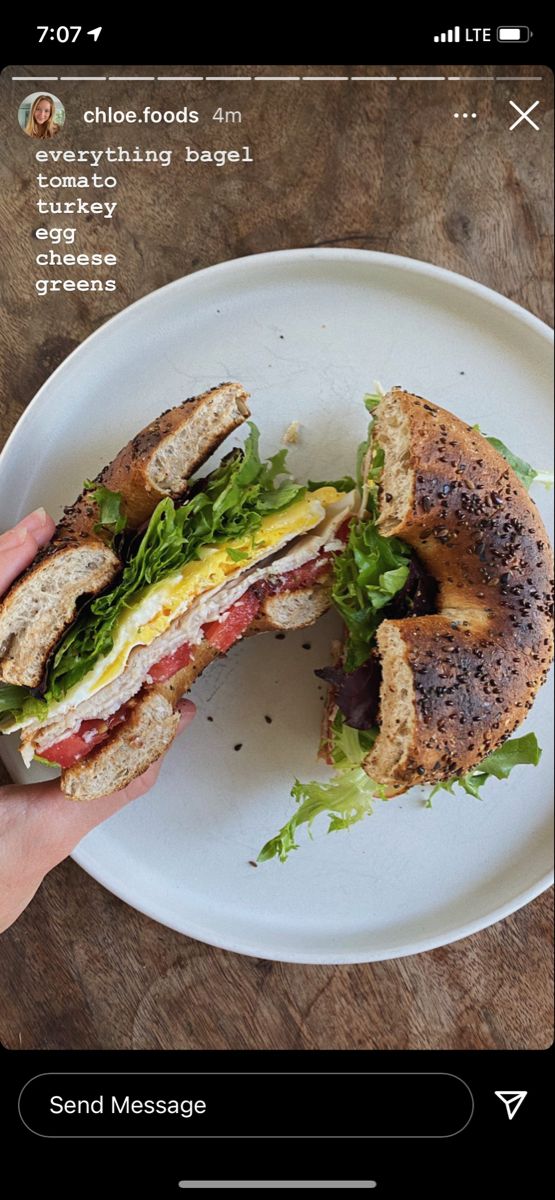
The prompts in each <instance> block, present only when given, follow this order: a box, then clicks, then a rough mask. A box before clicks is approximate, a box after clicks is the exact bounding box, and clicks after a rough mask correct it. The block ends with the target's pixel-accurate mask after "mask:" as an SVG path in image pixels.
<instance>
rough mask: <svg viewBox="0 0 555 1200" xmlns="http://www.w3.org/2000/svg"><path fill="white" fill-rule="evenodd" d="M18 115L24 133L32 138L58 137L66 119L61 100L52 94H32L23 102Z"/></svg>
mask: <svg viewBox="0 0 555 1200" xmlns="http://www.w3.org/2000/svg"><path fill="white" fill-rule="evenodd" d="M17 115H18V120H19V124H20V126H21V128H22V130H23V132H24V133H26V134H27V136H28V137H32V138H52V137H56V135H57V134H58V133H59V132H60V129H61V128H62V126H63V125H64V122H65V119H66V111H65V108H64V106H63V104H62V102H61V100H59V99H58V97H57V96H53V95H52V93H51V92H31V94H30V95H29V96H26V97H25V99H24V100H22V101H21V104H20V105H19V111H18V114H17Z"/></svg>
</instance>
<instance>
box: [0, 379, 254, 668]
mask: <svg viewBox="0 0 555 1200" xmlns="http://www.w3.org/2000/svg"><path fill="white" fill-rule="evenodd" d="M247 400H248V395H247V392H245V390H244V388H242V387H241V385H240V384H239V383H222V384H220V385H219V387H215V388H211V389H210V391H208V392H203V394H202V395H201V396H194V397H193V398H192V399H190V400H184V401H183V403H182V404H179V405H178V406H177V407H176V408H171V409H168V411H167V412H165V413H163V414H162V416H160V417H157V418H156V420H155V421H152V422H151V424H150V425H147V427H146V429H143V430H141V432H140V433H138V434H137V435H136V437H134V438H133V440H132V441H131V442H129V444H128V445H127V446H125V447H124V449H123V450H121V451H120V453H119V454H118V455H117V456H116V458H115V459H114V460H113V462H111V463H110V464H109V465H108V466H107V467H104V469H103V470H102V471H101V472H100V474H99V475H97V477H96V480H95V483H98V484H103V485H104V487H107V488H109V490H110V491H113V492H119V493H121V496H122V506H123V511H124V513H125V515H126V517H127V523H128V528H129V529H137V528H139V527H140V526H141V525H142V524H143V522H144V521H147V520H148V519H149V517H150V516H151V515H152V513H153V512H154V509H155V508H156V505H157V504H158V501H159V500H160V499H162V498H163V497H164V496H171V497H172V498H173V499H179V498H180V497H181V496H182V495H183V494H184V492H186V490H187V486H188V479H189V476H190V475H191V474H192V473H193V472H194V471H196V470H197V468H198V467H199V466H201V464H202V463H203V462H204V461H205V459H206V458H208V456H209V455H210V454H211V453H212V451H213V450H214V449H215V447H216V446H217V445H218V444H219V442H220V441H222V440H223V439H224V438H226V437H227V436H228V434H229V433H231V432H232V430H233V429H235V428H236V427H237V426H238V425H240V424H241V423H242V422H243V421H244V420H245V418H246V417H248V415H249V408H248V405H247ZM97 523H98V507H97V505H96V503H95V502H94V501H93V500H92V499H91V494H90V492H88V491H87V492H82V493H81V495H80V496H79V498H78V499H77V500H76V502H75V504H72V505H71V506H70V507H69V508H66V509H64V515H63V517H62V519H61V521H60V522H59V524H58V525H57V527H56V531H55V533H54V536H53V538H52V540H51V542H50V543H49V544H48V546H46V547H45V548H44V549H43V550H42V551H40V553H39V554H38V555H37V557H36V558H35V559H34V561H33V562H32V563H31V565H30V566H29V567H28V568H27V570H26V571H25V572H24V573H23V574H22V575H20V576H19V578H18V579H16V580H15V582H14V583H13V584H12V586H11V588H9V590H8V591H7V592H6V594H5V596H4V597H3V599H2V601H1V602H0V682H5V683H15V684H23V685H25V686H26V687H38V686H39V684H40V682H41V679H42V676H43V673H44V669H45V666H46V663H47V661H48V657H49V655H50V653H51V650H52V649H53V647H54V646H55V645H56V643H57V642H58V641H59V640H60V638H61V637H62V635H63V633H64V632H65V630H66V629H67V628H68V627H69V626H70V625H71V623H72V622H73V621H74V620H75V616H76V613H77V606H78V600H79V597H81V596H83V595H89V596H95V595H98V593H99V592H101V591H102V589H103V588H105V587H107V586H108V585H109V584H110V583H111V582H112V581H113V580H114V579H115V578H116V576H117V574H118V571H119V570H121V567H122V563H121V562H120V560H119V558H118V557H117V555H116V554H114V553H113V551H112V550H111V549H110V547H109V545H107V544H106V541H105V540H103V538H102V535H100V536H99V534H97V533H95V525H96V524H97Z"/></svg>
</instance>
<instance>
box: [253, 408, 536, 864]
mask: <svg viewBox="0 0 555 1200" xmlns="http://www.w3.org/2000/svg"><path fill="white" fill-rule="evenodd" d="M366 405H367V408H368V409H369V411H370V413H371V426H370V432H369V437H368V441H367V442H366V443H365V444H364V445H363V446H362V447H361V450H360V454H359V458H360V462H361V467H360V474H359V484H360V487H361V491H362V500H361V504H360V507H359V511H358V513H357V514H356V515H355V516H354V517H353V518H352V519H351V524H350V531H349V538H348V541H347V545H346V548H345V551H344V552H343V553H342V554H341V555H339V556H338V557H337V558H336V559H335V561H334V565H333V585H332V600H333V603H334V604H335V606H336V608H337V610H338V612H339V613H340V615H341V617H342V618H343V621H344V624H345V638H344V640H343V642H342V643H338V644H336V645H335V647H334V654H333V663H332V665H331V666H329V667H325V668H323V669H322V670H320V671H317V672H316V674H317V675H319V676H320V677H321V678H323V679H324V680H325V681H326V682H327V683H328V684H329V685H330V691H329V694H328V703H327V706H326V712H325V716H324V724H323V733H322V744H321V757H323V758H324V760H325V761H326V762H327V763H328V764H329V765H333V766H334V767H335V772H336V773H335V775H334V776H333V777H332V779H331V780H330V781H329V782H328V783H325V782H324V783H321V782H316V781H313V782H312V783H307V784H305V783H301V782H299V781H298V780H297V781H296V783H295V786H294V788H293V791H292V795H293V796H294V798H295V800H296V801H297V806H298V807H297V809H296V811H295V813H294V814H293V817H292V818H291V819H290V820H289V821H288V822H287V823H286V824H285V825H284V827H283V828H282V829H281V831H280V833H279V834H278V835H277V837H275V838H273V839H271V841H269V842H268V843H267V844H266V845H265V846H264V847H263V849H262V851H261V853H260V856H259V861H265V860H266V859H268V858H271V857H273V856H274V855H277V856H279V857H280V858H281V860H282V861H284V860H285V859H286V857H287V855H288V853H289V852H290V850H292V849H296V848H297V842H296V831H297V829H298V828H299V826H300V825H302V824H304V823H307V824H308V825H309V826H310V825H311V824H312V821H313V820H314V818H315V817H316V816H317V815H318V814H319V813H321V812H327V814H328V816H329V818H330V823H329V830H338V829H343V828H346V827H347V826H349V825H351V824H353V823H354V822H356V821H358V820H360V819H361V818H362V817H363V816H364V815H365V814H366V813H369V812H371V811H372V800H373V799H375V798H380V799H388V798H389V797H391V796H395V795H399V794H401V793H403V792H406V791H407V790H408V789H409V788H411V787H413V786H414V785H419V784H430V785H432V792H431V795H433V794H434V793H435V792H437V791H438V790H439V789H440V788H445V789H447V790H449V791H451V790H452V789H453V787H454V786H455V784H458V785H460V786H461V787H462V788H463V790H464V791H466V792H468V793H469V794H471V795H473V796H479V795H480V789H481V787H482V786H483V785H484V783H485V782H486V781H487V779H488V778H489V777H490V776H491V775H494V776H496V777H497V778H500V779H501V778H506V777H507V776H508V775H509V773H510V771H511V769H512V768H513V767H514V766H516V765H517V764H519V763H532V764H537V762H538V761H539V757H540V754H541V751H540V749H539V747H538V745H537V741H536V738H535V736H534V734H532V733H529V734H527V735H525V736H523V737H519V738H512V737H511V735H512V734H513V733H514V732H515V730H516V729H517V728H518V726H519V725H520V724H521V722H522V721H523V720H524V718H525V716H526V715H527V713H528V711H529V709H530V708H531V706H532V704H533V701H534V698H535V696H536V694H537V692H538V689H539V688H540V686H541V684H542V683H543V682H544V680H545V678H546V675H547V672H548V669H549V666H550V663H551V661H552V658H553V629H552V615H553V556H552V551H551V547H550V544H549V539H548V535H547V533H546V531H545V528H544V526H543V523H542V520H541V518H540V516H539V514H538V511H537V509H536V507H535V505H534V503H533V501H532V499H531V498H530V496H529V494H528V490H527V489H528V487H529V486H530V484H531V482H533V480H534V478H537V477H538V473H537V472H535V471H534V470H533V469H532V468H531V467H529V465H528V464H527V463H524V462H523V461H522V460H520V459H518V458H517V457H516V456H515V455H514V454H512V453H511V452H510V451H509V450H507V448H506V447H505V446H504V445H503V443H501V442H499V441H498V440H497V439H495V438H487V437H485V436H483V435H482V434H481V432H480V430H479V428H478V427H477V426H470V425H468V424H466V423H465V422H464V421H462V420H460V419H459V418H458V417H456V416H454V415H453V414H452V413H450V412H448V411H446V410H445V409H443V408H440V407H439V405H437V404H435V403H431V402H429V401H428V400H425V399H423V398H422V397H420V396H415V395H412V394H411V393H409V392H406V391H404V390H403V389H402V388H400V387H395V388H393V389H392V390H391V391H389V392H388V393H387V394H385V395H384V394H383V393H382V394H380V395H375V396H369V397H367V398H366ZM541 478H542V480H543V481H544V482H547V481H550V478H551V477H549V476H546V475H542V476H541ZM429 802H430V801H428V803H429Z"/></svg>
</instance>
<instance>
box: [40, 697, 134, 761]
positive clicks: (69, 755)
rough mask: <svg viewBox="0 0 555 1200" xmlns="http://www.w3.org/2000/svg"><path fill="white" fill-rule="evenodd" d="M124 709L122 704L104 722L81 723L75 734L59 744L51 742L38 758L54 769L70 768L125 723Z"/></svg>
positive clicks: (125, 706)
mask: <svg viewBox="0 0 555 1200" xmlns="http://www.w3.org/2000/svg"><path fill="white" fill-rule="evenodd" d="M126 708H127V705H125V704H124V705H123V707H122V708H119V709H118V711H117V712H115V713H112V716H111V717H107V718H106V720H105V721H82V722H81V724H80V726H79V729H78V730H77V731H76V732H75V733H70V735H69V737H66V738H63V740H62V741H60V742H53V743H52V745H51V746H48V747H47V749H46V750H41V752H40V757H41V758H45V759H47V761H48V762H51V763H52V765H53V766H56V767H64V768H65V767H72V766H73V764H74V763H76V762H79V759H81V758H85V756H86V755H87V754H90V752H91V750H94V748H95V746H101V745H102V742H105V741H106V738H107V737H109V735H110V733H111V732H112V729H113V728H114V726H115V725H121V722H122V721H125V718H126V715H127V713H126Z"/></svg>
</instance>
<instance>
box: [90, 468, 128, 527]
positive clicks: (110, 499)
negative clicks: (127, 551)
mask: <svg viewBox="0 0 555 1200" xmlns="http://www.w3.org/2000/svg"><path fill="white" fill-rule="evenodd" d="M84 490H85V491H86V492H90V494H91V500H94V501H95V503H96V504H97V505H98V521H97V524H96V525H95V526H94V532H95V533H102V532H103V530H104V529H107V530H108V531H109V532H110V534H111V535H112V538H114V537H115V536H116V534H118V533H122V531H123V530H124V529H125V526H126V525H127V517H126V516H124V514H123V513H122V511H121V502H122V496H121V492H111V491H110V489H109V488H107V487H104V485H103V484H98V485H97V484H96V483H95V481H94V480H93V481H91V480H89V479H87V480H85V484H84Z"/></svg>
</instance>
